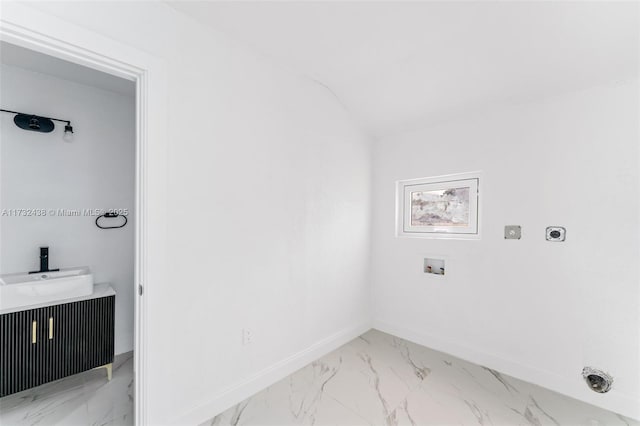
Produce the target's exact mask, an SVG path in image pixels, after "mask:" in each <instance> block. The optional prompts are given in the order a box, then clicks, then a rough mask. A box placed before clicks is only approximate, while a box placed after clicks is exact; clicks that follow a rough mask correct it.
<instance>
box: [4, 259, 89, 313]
mask: <svg viewBox="0 0 640 426" xmlns="http://www.w3.org/2000/svg"><path fill="white" fill-rule="evenodd" d="M92 293H93V274H92V273H91V270H90V269H89V268H88V267H79V268H68V269H61V270H59V271H56V272H40V273H35V274H28V273H24V272H23V273H18V274H6V275H0V309H2V310H4V309H12V308H19V307H23V306H24V307H28V306H30V305H36V304H40V303H48V302H55V301H58V300H64V299H70V298H73V297H82V296H88V295H90V294H92Z"/></svg>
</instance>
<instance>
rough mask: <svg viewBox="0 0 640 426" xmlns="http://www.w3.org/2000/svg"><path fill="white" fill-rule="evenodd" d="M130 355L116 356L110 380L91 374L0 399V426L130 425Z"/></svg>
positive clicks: (101, 374)
mask: <svg viewBox="0 0 640 426" xmlns="http://www.w3.org/2000/svg"><path fill="white" fill-rule="evenodd" d="M133 391H134V388H133V352H127V353H125V354H121V355H118V356H116V358H115V360H114V363H113V376H112V379H111V381H110V382H109V381H107V372H106V370H105V369H98V370H91V371H86V372H84V373H80V374H76V375H73V376H70V377H67V378H64V379H61V380H57V381H55V382H51V383H47V384H44V385H42V386H38V387H36V388H33V389H28V390H25V391H22V392H19V393H15V394H13V395H9V396H6V397H4V398H0V425H1V426H23V425H29V426H31V425H38V426H48V425H64V426H80V425H82V426H88V425H96V426H97V425H100V426H102V425H113V426H115V425H133V423H134V418H133Z"/></svg>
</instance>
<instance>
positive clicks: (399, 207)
mask: <svg viewBox="0 0 640 426" xmlns="http://www.w3.org/2000/svg"><path fill="white" fill-rule="evenodd" d="M481 174H482V173H481V172H469V173H458V174H452V175H445V176H434V177H428V178H420V179H409V180H401V181H398V182H396V236H397V237H414V238H436V239H462V240H479V239H480V179H481ZM461 187H465V188H469V226H466V227H459V226H412V225H411V193H412V192H416V191H433V190H438V189H446V188H461Z"/></svg>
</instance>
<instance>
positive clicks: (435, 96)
mask: <svg viewBox="0 0 640 426" xmlns="http://www.w3.org/2000/svg"><path fill="white" fill-rule="evenodd" d="M169 4H170V5H171V6H172V7H173V8H174V9H177V10H178V11H181V12H183V13H185V14H188V15H190V16H191V17H193V18H194V19H196V20H198V21H200V22H202V23H203V24H205V25H208V26H210V27H212V28H214V29H216V30H218V31H221V32H224V33H227V34H228V35H230V36H232V37H234V38H236V39H240V40H242V41H244V42H245V43H246V44H248V45H250V46H251V47H253V48H254V49H255V50H258V51H261V52H262V53H264V54H266V55H268V56H270V57H272V58H274V59H275V60H277V61H279V62H280V63H283V64H285V65H287V66H289V67H291V68H293V69H295V70H296V71H298V72H300V73H303V74H305V75H308V76H309V77H311V78H313V79H315V80H317V81H319V82H321V83H322V84H323V85H326V86H327V87H328V88H329V89H330V90H331V91H333V92H334V93H335V95H336V96H337V97H338V98H339V99H340V100H341V102H342V103H343V104H344V105H345V107H346V108H347V109H348V110H349V112H350V114H351V115H352V116H353V118H354V119H355V120H356V121H357V122H358V123H359V124H360V125H361V126H362V127H363V128H364V129H365V130H366V131H368V132H369V133H371V134H372V135H375V136H382V135H386V134H389V133H394V132H399V131H403V130H407V129H411V128H414V127H417V126H423V125H425V124H429V123H433V122H437V121H441V120H446V119H449V118H452V117H455V116H458V115H461V114H466V113H470V112H473V111H475V110H478V109H480V108H486V107H487V106H488V105H491V104H501V103H505V102H521V101H523V100H526V99H531V98H536V97H543V96H548V95H550V94H553V93H558V92H561V91H570V90H577V89H580V88H584V87H588V86H593V85H596V84H602V83H604V82H608V81H612V80H617V79H628V78H635V77H636V76H637V73H638V49H639V45H638V38H639V27H638V16H639V13H638V8H639V3H637V2H626V3H613V2H563V1H558V2H538V1H532V2H457V1H448V2H396V1H394V2H362V1H361V2H330V1H327V2H306V1H299V2H245V1H242V2H212V1H174V2H169Z"/></svg>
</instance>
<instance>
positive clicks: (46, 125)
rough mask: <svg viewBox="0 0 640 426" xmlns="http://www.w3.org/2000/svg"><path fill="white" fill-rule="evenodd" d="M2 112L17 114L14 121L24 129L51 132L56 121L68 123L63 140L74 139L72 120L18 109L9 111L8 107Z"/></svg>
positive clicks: (69, 140)
mask: <svg viewBox="0 0 640 426" xmlns="http://www.w3.org/2000/svg"><path fill="white" fill-rule="evenodd" d="M0 111H2V112H8V113H9V114H15V117H13V122H14V123H16V126H18V127H20V128H21V129H24V130H30V131H32V132H41V133H51V132H53V129H55V127H56V126H55V125H54V124H53V122H54V121H59V122H61V123H66V124H65V126H64V134H63V135H62V140H64V141H65V142H71V141H73V127H71V121H69V120H60V119H58V118H51V117H42V116H39V115H33V114H25V113H23V112H18V111H9V110H7V109H0Z"/></svg>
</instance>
